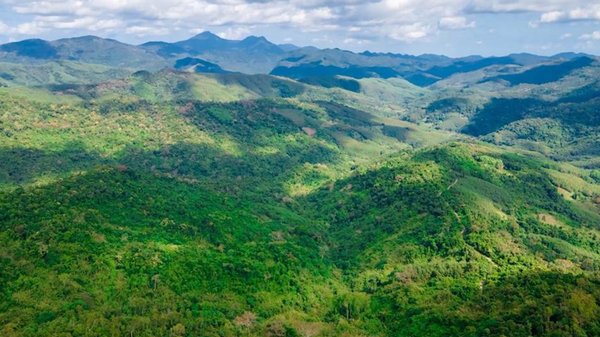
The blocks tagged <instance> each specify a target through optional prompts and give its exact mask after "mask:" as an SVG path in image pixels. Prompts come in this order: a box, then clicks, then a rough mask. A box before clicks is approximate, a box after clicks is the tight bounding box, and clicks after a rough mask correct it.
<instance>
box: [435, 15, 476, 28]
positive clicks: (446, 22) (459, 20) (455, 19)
mask: <svg viewBox="0 0 600 337" xmlns="http://www.w3.org/2000/svg"><path fill="white" fill-rule="evenodd" d="M439 27H440V28H441V29H450V30H452V29H466V28H475V21H471V22H469V21H468V20H467V18H465V17H464V16H447V17H443V18H441V19H440V21H439Z"/></svg>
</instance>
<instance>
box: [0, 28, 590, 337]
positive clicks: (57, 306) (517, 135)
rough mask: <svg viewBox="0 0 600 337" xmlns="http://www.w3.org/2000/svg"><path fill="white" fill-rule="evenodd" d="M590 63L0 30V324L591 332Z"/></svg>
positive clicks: (272, 331) (76, 330)
mask: <svg viewBox="0 0 600 337" xmlns="http://www.w3.org/2000/svg"><path fill="white" fill-rule="evenodd" d="M598 78H600V61H599V59H598V58H596V57H595V56H591V55H585V54H559V55H555V56H537V55H530V54H513V55H508V56H505V57H495V58H485V57H468V58H449V57H444V56H436V55H421V56H410V55H400V54H379V53H371V52H365V53H353V52H349V51H343V50H340V49H317V48H312V47H309V48H301V47H296V46H290V45H286V46H280V45H276V44H273V43H271V42H269V41H268V40H266V39H265V38H263V37H254V36H252V37H248V38H246V39H244V40H241V41H237V40H225V39H222V38H219V37H217V36H216V35H213V34H211V33H208V32H205V33H201V34H199V35H197V36H195V37H192V38H191V39H189V40H185V41H180V42H176V43H168V42H160V41H154V42H148V43H145V44H142V45H139V46H134V45H128V44H124V43H121V42H118V41H115V40H108V39H101V38H98V37H92V36H84V37H78V38H72V39H62V40H57V41H45V40H39V39H34V40H25V41H20V42H13V43H8V44H5V45H1V46H0V247H1V248H0V335H1V336H5V337H33V336H36V337H37V336H57V337H58V336H60V337H71V336H72V337H75V336H82V337H83V336H85V337H87V336H90V337H91V336H130V337H145V336H173V337H183V336H189V337H191V336H207V337H208V336H215V337H216V336H221V337H226V336H248V337H250V336H267V337H299V336H302V337H318V336H322V337H327V336H348V337H349V336H365V337H366V336H380V337H386V336H389V337H403V336H406V337H417V336H428V337H442V336H473V337H475V336H507V337H508V336H514V337H528V336H548V337H550V336H553V337H558V336H580V337H584V336H586V337H591V336H600V142H599V141H600V114H599V112H598V107H599V106H600V82H598Z"/></svg>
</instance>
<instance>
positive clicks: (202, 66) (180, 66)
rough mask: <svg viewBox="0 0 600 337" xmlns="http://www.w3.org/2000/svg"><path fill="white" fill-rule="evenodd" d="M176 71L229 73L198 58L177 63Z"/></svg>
mask: <svg viewBox="0 0 600 337" xmlns="http://www.w3.org/2000/svg"><path fill="white" fill-rule="evenodd" d="M175 69H177V70H188V71H190V70H191V71H194V72H197V73H211V74H225V73H228V71H226V70H223V68H221V67H219V65H217V64H214V63H210V62H207V61H204V60H201V59H198V58H193V57H186V58H183V59H180V60H177V62H175Z"/></svg>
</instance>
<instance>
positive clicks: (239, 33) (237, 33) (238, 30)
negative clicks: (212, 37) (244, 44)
mask: <svg viewBox="0 0 600 337" xmlns="http://www.w3.org/2000/svg"><path fill="white" fill-rule="evenodd" d="M250 32H251V30H250V28H248V27H235V28H232V27H229V28H227V29H226V30H224V31H221V32H219V33H217V35H219V36H220V37H222V38H224V39H229V40H239V39H242V38H244V37H246V36H248V35H250Z"/></svg>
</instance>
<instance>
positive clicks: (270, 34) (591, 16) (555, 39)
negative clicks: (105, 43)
mask: <svg viewBox="0 0 600 337" xmlns="http://www.w3.org/2000/svg"><path fill="white" fill-rule="evenodd" d="M206 30H208V31H211V32H213V33H215V34H217V35H219V36H221V37H224V38H229V39H241V38H244V37H246V36H248V35H257V36H265V37H266V38H267V39H269V40H271V41H273V42H275V43H280V44H283V43H292V44H295V45H299V46H307V45H312V46H316V47H320V48H333V47H337V48H342V49H347V50H352V51H364V50H370V51H377V52H394V53H406V54H423V53H435V54H444V55H449V56H465V55H473V54H479V55H486V56H489V55H506V54H509V53H514V52H530V53H535V54H542V55H551V54H556V53H559V52H565V51H576V52H586V53H591V54H596V55H600V0H329V1H325V0H287V1H283V0H274V1H269V0H153V1H148V0H45V1H27V0H0V42H1V43H4V42H12V41H18V40H23V39H28V38H43V39H48V40H52V39H58V38H63V37H73V36H81V35H97V36H101V37H108V38H114V39H117V40H120V41H123V42H127V43H134V44H137V43H142V42H146V41H155V40H161V41H169V42H172V41H179V40H183V39H186V38H189V37H190V36H192V35H194V34H197V33H199V32H202V31H206Z"/></svg>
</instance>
